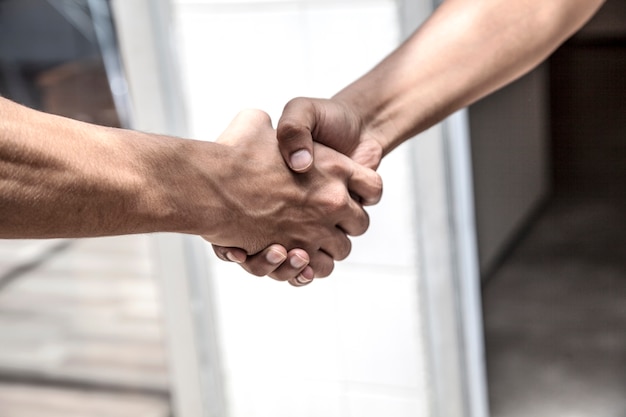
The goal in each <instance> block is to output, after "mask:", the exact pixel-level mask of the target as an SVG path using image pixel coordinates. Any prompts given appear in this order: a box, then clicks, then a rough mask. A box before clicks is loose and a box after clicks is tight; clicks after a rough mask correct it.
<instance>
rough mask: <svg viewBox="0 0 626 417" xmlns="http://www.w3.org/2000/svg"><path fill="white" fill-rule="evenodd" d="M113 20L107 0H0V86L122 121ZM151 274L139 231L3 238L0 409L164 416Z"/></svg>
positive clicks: (163, 369) (71, 112)
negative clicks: (135, 233) (68, 237)
mask: <svg viewBox="0 0 626 417" xmlns="http://www.w3.org/2000/svg"><path fill="white" fill-rule="evenodd" d="M107 19H108V20H107ZM112 27H113V26H112V22H111V20H110V18H109V14H108V2H107V1H88V0H83V1H80V0H51V1H45V0H28V1H24V0H0V94H1V95H3V96H4V97H7V98H10V99H12V100H14V101H17V102H19V103H22V104H24V105H27V106H29V107H33V108H37V109H40V110H43V111H46V112H49V113H54V114H59V115H63V116H66V117H71V118H74V119H79V120H83V121H87V122H91V123H97V124H102V125H107V126H116V127H121V126H126V125H127V122H126V120H127V119H128V117H129V114H128V113H127V110H126V107H124V103H123V98H124V97H123V95H124V94H125V89H124V82H123V79H120V74H121V72H120V66H119V61H117V54H116V50H115V39H114V38H113V37H111V35H112V34H113V31H112V30H111V29H112ZM154 276H155V274H154V270H153V264H152V261H151V253H150V244H149V240H148V237H147V236H143V235H138V236H123V237H112V238H99V239H79V240H64V239H56V240H21V241H15V240H0V404H1V405H0V415H2V416H11V417H20V416H47V417H49V416H52V417H54V416H74V415H76V416H78V415H81V416H83V415H98V416H111V417H113V416H115V417H117V416H133V417H135V416H169V415H171V410H170V408H171V407H170V388H169V377H168V371H167V361H166V354H165V347H164V335H163V331H162V317H161V305H160V300H159V294H158V286H157V283H156V282H155V277H154Z"/></svg>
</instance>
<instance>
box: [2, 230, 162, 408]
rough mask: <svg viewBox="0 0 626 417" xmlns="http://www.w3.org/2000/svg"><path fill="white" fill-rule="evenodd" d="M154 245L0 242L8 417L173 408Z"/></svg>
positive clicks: (129, 240) (139, 240)
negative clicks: (153, 264) (152, 253)
mask: <svg viewBox="0 0 626 417" xmlns="http://www.w3.org/2000/svg"><path fill="white" fill-rule="evenodd" d="M149 250H150V246H149V242H148V239H147V238H146V237H145V236H127V237H116V238H101V239H85V240H75V241H58V242H50V243H48V244H47V245H46V244H44V245H43V246H42V244H41V242H39V243H37V242H14V241H0V417H31V416H42V417H44V416H45V417H49V416H53V417H54V416H57V415H58V416H61V415H63V416H106V417H109V416H110V417H118V416H120V417H121V416H133V417H141V416H146V417H148V416H150V417H152V416H154V417H157V416H159V417H161V416H168V415H170V406H169V387H168V374H167V367H166V356H165V347H164V338H163V334H162V326H161V311H160V305H159V296H158V291H157V286H156V283H155V282H154V278H153V271H152V270H151V264H150V260H149Z"/></svg>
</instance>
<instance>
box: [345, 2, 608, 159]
mask: <svg viewBox="0 0 626 417" xmlns="http://www.w3.org/2000/svg"><path fill="white" fill-rule="evenodd" d="M602 3H603V0H553V1H538V0H483V1H475V0H447V1H445V2H444V3H443V4H442V5H441V6H440V7H439V8H438V9H437V10H436V11H435V13H434V14H433V15H432V16H431V18H430V19H428V20H427V21H426V22H425V23H424V24H423V25H422V26H421V27H420V28H419V29H418V30H417V31H416V32H415V33H414V34H413V35H412V36H411V37H410V38H409V39H408V40H407V41H406V42H405V43H404V44H403V45H402V46H401V47H399V48H398V49H397V50H395V51H394V52H393V53H392V54H391V55H389V56H388V57H387V58H386V59H385V60H383V61H382V62H381V63H380V64H379V65H377V66H376V67H375V68H374V69H373V70H372V71H370V72H369V73H367V74H366V75H364V76H363V77H362V78H360V79H358V80H357V81H355V82H354V83H352V84H351V85H349V86H348V87H346V88H345V89H344V90H342V91H341V92H339V93H338V94H337V95H336V96H335V97H334V99H337V100H339V101H341V102H344V103H348V104H349V106H350V107H351V108H353V109H355V110H356V111H357V113H358V114H359V117H360V118H361V120H362V121H363V124H364V130H365V131H368V134H369V135H370V136H373V137H376V138H379V139H378V140H379V141H380V142H381V145H382V146H383V152H384V154H387V153H389V152H390V151H391V150H392V149H394V148H395V147H396V146H398V145H399V144H400V143H402V142H403V141H405V140H407V139H408V138H410V137H412V136H414V135H415V134H417V133H419V132H421V131H423V130H425V129H427V128H428V127H430V126H432V125H433V124H435V123H437V122H439V121H440V120H442V119H443V118H445V117H446V116H447V115H449V114H451V113H453V112H454V111H456V110H458V109H460V108H462V107H464V106H467V105H469V104H471V103H473V102H474V101H476V100H478V99H480V98H482V97H484V96H485V95H487V94H489V93H491V92H493V91H494V90H496V89H498V88H500V87H502V86H503V85H505V84H507V83H509V82H511V81H513V80H514V79H516V78H518V77H519V76H521V75H523V74H524V73H526V72H527V71H529V70H530V69H532V68H533V67H534V66H536V65H537V64H539V63H540V62H541V61H542V60H544V59H545V58H546V57H547V56H548V55H549V54H550V53H551V52H552V51H554V49H556V48H557V47H558V46H559V45H560V44H561V43H562V42H563V41H564V40H566V39H567V38H568V37H569V36H571V35H572V34H573V33H574V32H575V31H576V30H578V29H579V28H580V27H581V26H582V25H583V24H584V23H585V22H586V21H587V20H588V19H589V18H590V17H591V16H592V15H593V14H594V13H595V11H596V10H597V9H598V8H599V7H600V5H601V4H602Z"/></svg>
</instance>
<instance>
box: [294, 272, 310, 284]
mask: <svg viewBox="0 0 626 417" xmlns="http://www.w3.org/2000/svg"><path fill="white" fill-rule="evenodd" d="M296 280H297V281H298V282H299V283H300V284H308V283H309V282H311V281H313V279H309V278H306V277H305V276H304V275H302V274H300V275H298V276H297V277H296Z"/></svg>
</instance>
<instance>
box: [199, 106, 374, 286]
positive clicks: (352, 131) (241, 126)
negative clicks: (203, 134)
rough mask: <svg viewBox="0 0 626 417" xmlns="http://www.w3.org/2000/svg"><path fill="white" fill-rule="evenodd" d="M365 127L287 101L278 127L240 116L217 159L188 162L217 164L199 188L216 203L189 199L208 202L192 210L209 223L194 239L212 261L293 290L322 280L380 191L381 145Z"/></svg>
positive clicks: (334, 111)
mask: <svg viewBox="0 0 626 417" xmlns="http://www.w3.org/2000/svg"><path fill="white" fill-rule="evenodd" d="M364 126H365V125H364V124H363V123H362V122H361V121H360V120H359V119H358V117H357V116H356V114H355V113H353V112H351V111H350V109H349V108H348V106H347V105H345V104H342V103H341V102H340V101H338V100H332V99H331V100H322V99H306V98H297V99H294V100H292V101H290V102H289V103H288V104H287V106H286V107H285V109H284V112H283V114H282V116H281V118H280V120H279V122H278V126H277V129H276V130H274V128H273V127H272V124H271V121H270V118H269V116H268V115H267V114H266V113H264V112H262V111H260V110H246V111H243V112H241V113H240V114H239V115H237V117H235V119H234V120H233V121H232V122H231V124H230V125H229V126H228V128H227V129H226V130H225V131H224V132H223V133H222V134H221V135H220V137H219V138H218V140H217V141H216V143H215V144H213V145H215V146H219V147H221V149H220V150H219V156H218V158H216V159H215V160H213V161H206V162H204V163H203V162H202V161H201V159H202V155H206V153H203V152H202V150H201V149H198V150H197V152H194V153H193V155H191V157H192V158H197V159H198V161H197V162H194V164H198V165H197V166H202V164H206V165H209V164H214V165H216V166H218V167H219V169H217V170H212V171H214V174H211V175H210V176H208V177H206V178H204V179H201V181H199V182H198V184H201V183H204V187H206V186H207V185H206V181H207V180H208V181H209V182H210V189H211V193H210V194H211V195H213V196H217V199H215V200H213V201H204V200H203V199H201V198H192V201H190V204H192V205H194V206H195V205H196V204H199V205H205V204H206V205H209V206H210V205H214V207H207V208H205V209H203V207H190V210H193V212H205V213H207V214H209V213H213V214H211V219H210V221H209V223H210V224H212V225H214V226H209V228H208V230H206V231H201V232H200V233H198V232H197V231H195V232H194V233H196V234H201V235H202V236H203V237H204V238H205V239H206V240H208V241H209V242H211V243H213V248H214V251H215V253H216V254H217V256H218V257H219V258H220V259H222V260H226V261H233V262H237V263H239V264H241V266H242V267H243V268H244V269H246V270H247V271H248V272H250V273H252V274H254V275H259V276H263V275H269V276H270V277H272V278H274V279H277V280H280V281H288V282H289V283H290V284H292V285H294V286H302V285H306V284H308V283H310V282H312V280H313V279H314V277H325V276H328V275H329V274H330V273H331V272H332V270H333V266H334V261H335V260H342V259H344V258H346V257H347V256H348V254H349V253H350V250H351V243H350V240H349V239H348V236H358V235H361V234H363V233H365V231H366V230H367V228H368V226H369V217H368V215H367V213H366V212H365V210H364V208H363V206H367V205H372V204H376V203H377V202H378V201H379V200H380V197H381V194H382V180H381V178H380V176H379V175H378V174H377V173H376V172H375V171H374V169H376V168H377V167H378V164H379V162H380V160H381V158H382V152H383V148H382V145H381V143H379V142H378V141H377V140H375V138H374V137H373V136H372V135H370V134H369V133H368V132H367V131H366V129H365V128H364ZM194 145H196V146H198V147H201V146H203V145H205V144H204V143H203V142H194ZM188 162H189V161H188ZM190 184H191V183H190ZM197 195H198V196H200V195H203V194H202V191H201V190H200V189H198V194H197ZM202 217H204V218H205V219H206V217H205V216H202ZM216 222H217V223H216ZM200 230H201V229H200Z"/></svg>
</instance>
